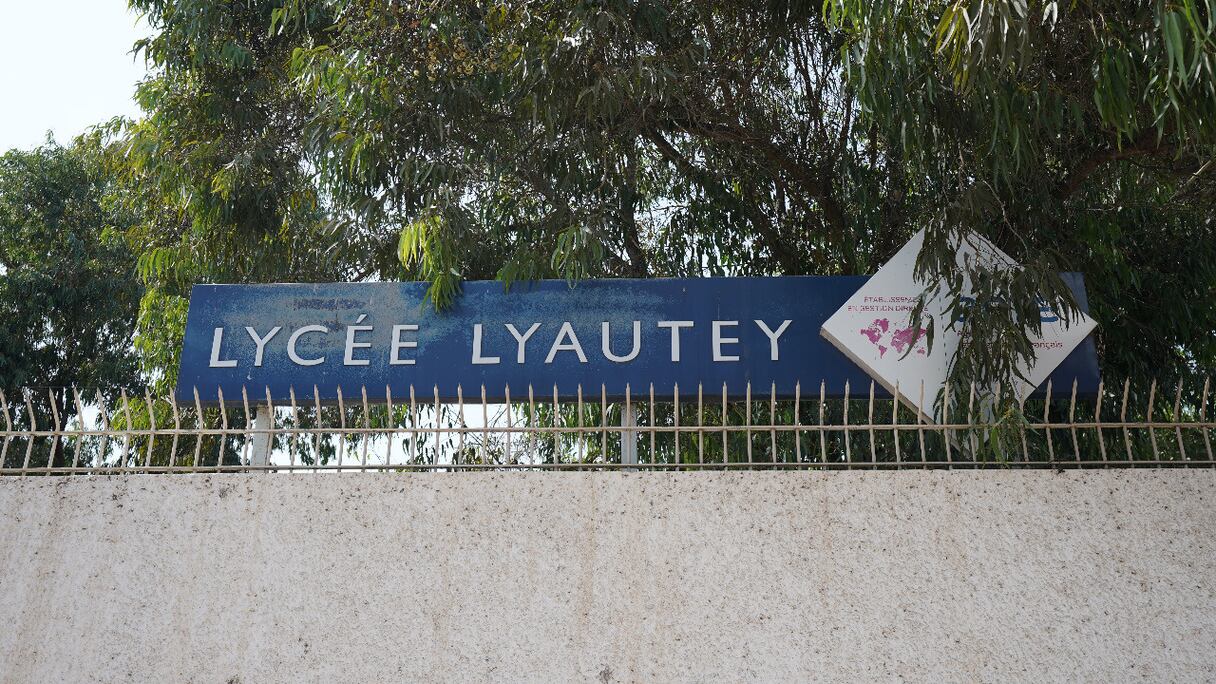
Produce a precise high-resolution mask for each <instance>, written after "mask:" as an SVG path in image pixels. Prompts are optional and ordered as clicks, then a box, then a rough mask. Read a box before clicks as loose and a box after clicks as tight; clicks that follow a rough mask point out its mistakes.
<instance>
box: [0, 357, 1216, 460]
mask: <svg viewBox="0 0 1216 684" xmlns="http://www.w3.org/2000/svg"><path fill="white" fill-rule="evenodd" d="M1195 384H1196V386H1194V387H1188V386H1187V384H1186V383H1179V384H1177V386H1176V387H1175V388H1173V391H1162V390H1161V389H1160V388H1159V387H1158V384H1157V383H1156V382H1153V383H1151V385H1150V387H1149V388H1148V389H1147V391H1143V388H1140V389H1136V388H1133V387H1132V385H1131V383H1121V386H1119V387H1117V388H1114V389H1112V388H1109V387H1106V386H1104V385H1103V386H1100V387H1099V390H1098V393H1097V395H1096V396H1091V397H1083V396H1078V394H1077V391H1076V387H1075V386H1074V387H1073V388H1072V390H1071V391H1070V392H1059V391H1056V390H1053V388H1052V387H1051V386H1050V385H1049V386H1048V387H1047V390H1046V393H1045V395H1043V396H1039V397H1036V398H1031V399H1029V400H1027V401H1025V402H1023V404H1022V405H1021V406H1020V407H1019V409H1018V410H1013V411H1006V412H1003V413H995V412H993V411H992V410H989V409H986V408H985V404H984V400H983V396H981V393H977V391H976V388H975V387H974V386H972V387H966V388H962V391H958V390H957V389H955V388H951V387H947V388H946V389H945V391H944V392H943V393H942V394H941V395H940V397H939V406H944V407H947V408H946V409H943V410H941V411H939V415H938V419H937V420H936V421H930V420H928V419H926V417H924V416H920V415H918V414H916V412H914V411H912V410H910V409H908V408H907V407H905V406H903V405H900V404H899V403H897V402H895V401H894V400H893V399H891V398H882V396H881V395H882V394H883V393H882V391H881V390H877V391H876V388H875V386H874V385H872V384H871V385H870V386H869V387H867V388H865V389H864V390H862V391H860V392H859V391H856V390H855V389H853V388H849V387H847V386H846V387H845V388H844V394H843V397H841V396H839V394H840V393H839V392H836V393H834V395H835V396H834V395H833V393H830V392H829V388H828V387H827V386H826V385H825V384H824V383H817V384H814V385H810V386H809V389H808V386H807V385H804V384H802V383H799V384H798V390H797V392H796V394H795V396H794V397H793V398H779V397H778V396H777V393H776V388H766V389H761V390H756V388H752V387H748V388H747V389H746V392H745V393H744V399H742V400H737V399H735V398H733V397H734V395H733V394H731V393H729V392H728V391H727V388H726V387H722V388H713V389H712V390H711V389H710V388H706V387H703V386H699V387H696V388H694V389H692V390H691V391H689V390H687V389H683V390H682V389H681V388H680V387H674V388H671V390H669V391H667V392H661V393H659V394H656V391H655V388H654V387H653V386H651V387H648V388H646V389H645V390H644V391H643V392H635V391H632V390H629V389H627V390H626V394H625V397H624V400H623V401H622V400H619V399H616V400H612V401H610V400H609V395H608V392H607V390H606V389H605V388H604V387H603V386H601V387H599V388H596V389H595V390H594V391H589V392H584V390H583V388H581V387H580V388H578V391H577V394H576V400H574V401H569V400H564V399H563V400H559V396H558V392H557V388H556V387H555V388H552V393H551V394H550V393H548V392H542V391H537V390H536V389H534V388H532V387H529V388H527V389H526V391H525V392H524V393H523V394H522V396H518V397H517V396H516V395H515V394H513V393H512V391H511V389H510V388H506V397H507V400H506V401H505V402H504V403H491V402H488V401H486V399H485V397H486V392H485V389H484V388H481V391H480V394H479V395H474V396H471V397H468V396H465V394H464V392H463V391H461V392H460V393H459V396H458V398H457V401H455V402H441V401H440V400H439V392H438V390H437V389H434V390H433V391H431V392H425V393H424V392H416V391H415V389H414V388H411V389H410V391H409V393H408V396H400V397H393V395H392V393H391V392H390V393H389V395H388V396H389V400H388V401H387V402H386V403H379V404H375V403H370V402H369V401H368V400H367V392H366V390H365V389H362V388H361V390H360V391H359V392H357V393H354V394H352V395H346V394H343V393H339V395H338V401H337V402H331V403H326V402H323V401H321V398H320V396H319V395H318V394H317V393H316V392H315V391H314V393H313V395H312V396H311V397H307V396H301V397H297V396H295V394H294V393H293V394H292V399H291V401H289V402H286V403H285V404H283V403H280V404H275V403H274V402H271V401H270V395H269V392H266V393H265V394H263V395H262V398H261V400H260V401H259V398H258V395H257V394H251V393H249V392H248V391H246V392H245V393H243V395H242V396H241V397H240V398H239V399H238V400H235V401H234V400H226V401H225V400H223V399H221V402H220V403H219V405H215V406H205V405H203V404H201V403H200V402H198V401H197V399H196V401H195V402H193V403H192V404H190V405H183V404H181V403H180V402H178V401H175V400H174V399H173V398H172V397H165V398H157V397H153V396H151V395H150V394H145V395H143V396H140V397H131V396H128V395H127V394H125V393H121V394H119V395H118V396H117V397H114V398H112V399H110V400H107V399H106V398H105V397H104V396H103V395H102V394H101V393H99V392H95V393H91V395H90V393H87V392H82V391H80V390H79V389H75V388H50V389H43V390H38V391H25V392H20V393H19V396H6V395H5V394H4V393H2V392H0V427H2V428H3V431H0V440H2V441H0V474H2V475H49V474H59V475H69V474H115V473H181V472H186V473H192V472H226V471H241V472H265V471H275V472H318V473H319V472H329V471H350V470H355V471H403V470H406V471H409V470H438V471H457V470H483V469H491V470H534V469H535V470H540V469H579V470H596V469H603V470H610V469H638V470H643V469H653V470H695V469H867V468H868V469H886V468H890V469H900V468H1004V467H1039V468H1043V467H1046V468H1070V467H1071V468H1077V467H1176V466H1183V467H1187V466H1190V467H1213V466H1216V459H1214V458H1213V449H1212V437H1211V432H1212V429H1213V428H1214V427H1216V422H1213V420H1212V419H1211V418H1210V413H1209V394H1210V390H1211V382H1210V380H1204V381H1203V382H1202V383H1195Z"/></svg>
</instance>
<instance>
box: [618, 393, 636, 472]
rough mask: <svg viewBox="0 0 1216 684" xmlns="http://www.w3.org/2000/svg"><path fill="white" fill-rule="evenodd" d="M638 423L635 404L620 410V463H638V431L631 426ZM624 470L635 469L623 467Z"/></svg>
mask: <svg viewBox="0 0 1216 684" xmlns="http://www.w3.org/2000/svg"><path fill="white" fill-rule="evenodd" d="M637 424H638V410H637V407H636V406H629V407H627V408H625V409H624V410H622V411H621V427H622V428H624V429H623V430H621V465H637V463H638V433H637V430H634V429H633V428H635V427H637ZM625 470H629V471H632V470H637V469H636V468H625Z"/></svg>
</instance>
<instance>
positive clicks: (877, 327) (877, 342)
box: [861, 318, 928, 358]
mask: <svg viewBox="0 0 1216 684" xmlns="http://www.w3.org/2000/svg"><path fill="white" fill-rule="evenodd" d="M926 332H928V331H927V330H925V329H924V328H921V329H919V330H917V329H916V328H895V327H893V326H892V325H891V322H890V321H889V320H887V319H885V318H876V319H874V322H873V323H871V324H870V325H869V326H868V327H865V328H862V329H861V335H862V337H865V338H866V339H867V340H869V341H870V344H873V345H874V346H875V347H878V357H879V358H882V357H883V356H884V355H886V353H887V351H889V350H891V349H894V350H895V352H896V353H898V354H903V353H904V351H906V350H907V348H908V346H909V345H914V346H915V350H914V353H915V354H916V355H917V356H924V355H925V354H926V353H927V352H926V349H925V344H924V341H923V340H924V338H925V333H926Z"/></svg>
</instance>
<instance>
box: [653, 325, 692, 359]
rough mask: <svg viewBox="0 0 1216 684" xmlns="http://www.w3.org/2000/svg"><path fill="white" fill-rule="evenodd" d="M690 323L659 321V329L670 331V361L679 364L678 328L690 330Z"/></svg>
mask: <svg viewBox="0 0 1216 684" xmlns="http://www.w3.org/2000/svg"><path fill="white" fill-rule="evenodd" d="M692 326H693V323H692V321H659V327H660V328H670V329H671V361H672V363H679V362H680V328H691V327H692Z"/></svg>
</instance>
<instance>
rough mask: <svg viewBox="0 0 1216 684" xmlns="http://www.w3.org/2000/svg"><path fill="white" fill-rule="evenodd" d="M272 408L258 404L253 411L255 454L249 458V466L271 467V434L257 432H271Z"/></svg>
mask: <svg viewBox="0 0 1216 684" xmlns="http://www.w3.org/2000/svg"><path fill="white" fill-rule="evenodd" d="M271 420H272V417H271V412H270V407H269V406H265V405H262V404H258V405H257V406H255V407H254V409H253V429H254V430H255V432H254V433H253V453H252V454H250V456H249V465H251V466H265V465H270V433H269V432H256V431H257V430H269V429H270V426H271Z"/></svg>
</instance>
